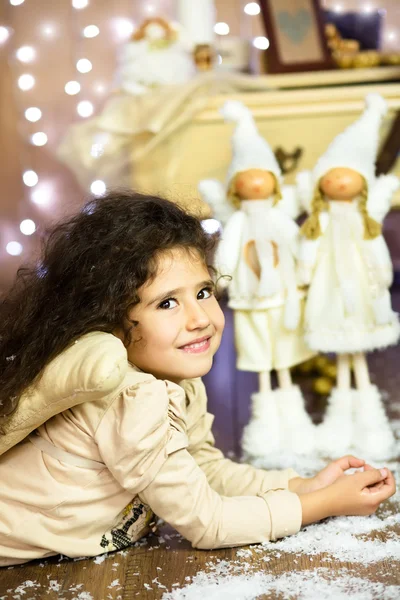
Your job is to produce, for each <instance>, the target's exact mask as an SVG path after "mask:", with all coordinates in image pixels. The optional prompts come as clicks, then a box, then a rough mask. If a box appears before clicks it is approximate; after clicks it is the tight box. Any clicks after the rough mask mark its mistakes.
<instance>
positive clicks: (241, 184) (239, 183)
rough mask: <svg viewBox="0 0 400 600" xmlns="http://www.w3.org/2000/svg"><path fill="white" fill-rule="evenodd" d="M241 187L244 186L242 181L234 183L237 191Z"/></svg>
mask: <svg viewBox="0 0 400 600" xmlns="http://www.w3.org/2000/svg"><path fill="white" fill-rule="evenodd" d="M243 186H244V181H242V180H241V179H239V181H237V182H236V187H237V188H239V190H242V189H243Z"/></svg>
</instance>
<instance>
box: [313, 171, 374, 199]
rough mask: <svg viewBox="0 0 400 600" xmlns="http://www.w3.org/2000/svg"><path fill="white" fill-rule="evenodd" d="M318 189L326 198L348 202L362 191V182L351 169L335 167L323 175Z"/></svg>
mask: <svg viewBox="0 0 400 600" xmlns="http://www.w3.org/2000/svg"><path fill="white" fill-rule="evenodd" d="M320 188H321V191H322V192H323V193H324V194H325V195H326V196H327V197H328V198H331V199H333V200H342V201H345V202H346V201H347V202H350V201H351V200H353V198H356V197H357V196H359V195H360V194H361V192H362V191H363V188H364V180H363V178H362V177H361V175H360V173H357V171H353V169H348V168H347V167H337V168H335V169H331V170H330V171H328V172H327V173H325V175H324V176H323V177H322V179H321V182H320Z"/></svg>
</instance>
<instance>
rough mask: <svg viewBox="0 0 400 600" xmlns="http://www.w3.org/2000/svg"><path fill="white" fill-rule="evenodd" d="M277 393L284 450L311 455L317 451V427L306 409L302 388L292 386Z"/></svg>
mask: <svg viewBox="0 0 400 600" xmlns="http://www.w3.org/2000/svg"><path fill="white" fill-rule="evenodd" d="M275 393H276V399H277V403H278V411H279V415H280V421H281V427H282V442H281V446H282V450H284V451H289V452H293V453H294V454H311V453H312V452H313V451H314V450H315V430H316V427H315V425H314V424H313V422H312V420H311V418H310V416H309V414H308V413H307V411H306V409H305V406H304V398H303V395H302V393H301V391H300V388H299V387H298V386H297V385H292V386H291V387H289V388H280V389H278V390H276V392H275Z"/></svg>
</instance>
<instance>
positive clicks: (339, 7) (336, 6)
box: [333, 4, 343, 13]
mask: <svg viewBox="0 0 400 600" xmlns="http://www.w3.org/2000/svg"><path fill="white" fill-rule="evenodd" d="M333 12H335V13H341V12H343V6H342V5H341V4H334V5H333Z"/></svg>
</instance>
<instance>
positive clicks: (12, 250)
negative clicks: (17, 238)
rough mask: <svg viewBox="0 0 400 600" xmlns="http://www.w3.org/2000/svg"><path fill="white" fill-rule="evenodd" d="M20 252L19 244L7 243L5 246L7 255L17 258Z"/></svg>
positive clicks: (21, 248) (20, 245)
mask: <svg viewBox="0 0 400 600" xmlns="http://www.w3.org/2000/svg"><path fill="white" fill-rule="evenodd" d="M22 250H23V247H22V244H20V243H19V242H8V244H7V246H6V251H7V252H8V254H11V256H19V255H20V254H22Z"/></svg>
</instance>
